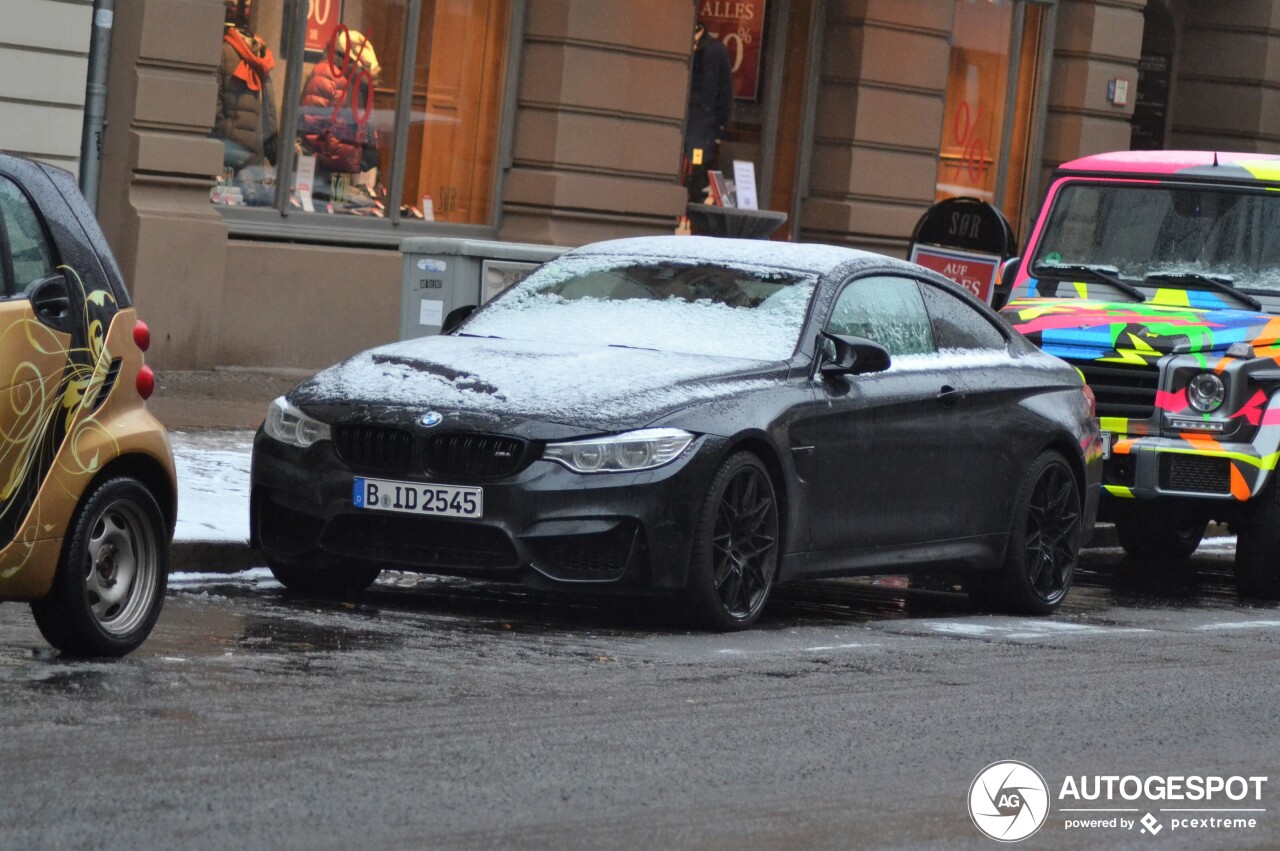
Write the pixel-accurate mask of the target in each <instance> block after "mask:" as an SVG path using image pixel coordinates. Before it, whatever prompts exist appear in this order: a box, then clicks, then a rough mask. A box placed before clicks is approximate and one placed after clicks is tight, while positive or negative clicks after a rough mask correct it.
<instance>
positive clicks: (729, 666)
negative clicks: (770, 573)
mask: <svg viewBox="0 0 1280 851" xmlns="http://www.w3.org/2000/svg"><path fill="white" fill-rule="evenodd" d="M1230 556H1231V550H1230V541H1226V542H1222V541H1217V542H1212V543H1211V544H1209V545H1206V549H1205V550H1204V551H1203V552H1202V553H1201V554H1198V555H1197V557H1196V558H1195V559H1194V560H1193V562H1192V563H1191V565H1190V567H1188V568H1185V569H1183V570H1169V569H1167V568H1161V567H1160V566H1155V565H1148V566H1145V567H1137V568H1135V567H1134V566H1132V565H1131V566H1129V567H1127V568H1126V567H1123V566H1122V563H1121V555H1120V553H1119V551H1091V552H1089V553H1087V555H1086V559H1085V564H1084V566H1083V570H1082V576H1081V577H1080V585H1079V586H1078V587H1077V589H1076V590H1075V591H1074V592H1073V593H1072V596H1071V598H1070V599H1069V600H1068V603H1067V605H1066V606H1065V607H1064V609H1063V611H1062V612H1060V613H1059V614H1058V615H1057V616H1056V617H1054V618H1050V619H1044V620H1036V619H1023V618H1007V617H993V616H984V615H978V614H975V613H974V612H973V610H972V609H971V608H970V606H969V604H968V602H967V599H966V598H965V597H964V596H962V595H959V594H955V593H948V592H946V591H940V590H926V589H904V588H898V587H894V585H893V583H892V581H888V582H884V583H881V584H873V583H871V582H868V581H859V582H832V583H818V584H812V585H805V586H796V587H792V588H788V589H784V590H783V591H782V593H780V594H779V595H778V597H777V599H776V601H775V603H774V604H773V605H772V607H771V609H770V610H769V612H768V613H767V617H766V620H765V622H764V623H763V624H762V625H761V626H760V628H758V629H756V630H754V631H751V632H748V633H745V634H737V635H710V634H696V633H688V632H686V631H683V630H681V629H679V628H678V627H677V626H676V625H674V624H673V623H671V622H668V621H664V619H663V618H662V617H660V616H653V615H649V614H646V613H644V612H643V611H640V610H641V609H643V608H644V607H643V606H632V607H630V608H627V607H617V606H602V605H601V604H600V603H599V602H598V601H595V600H591V599H583V598H571V599H565V598H557V597H551V596H549V595H545V594H540V593H530V592H526V591H522V590H520V589H512V588H509V587H504V586H495V585H484V584H475V583H467V582H463V581H457V580H440V579H428V578H423V577H414V576H407V575H399V574H383V577H382V579H381V580H380V582H379V583H378V585H377V586H375V589H374V590H372V591H371V592H370V593H368V594H366V595H365V596H364V598H362V600H361V601H360V602H359V604H355V605H351V604H347V605H344V604H324V603H316V602H307V601H299V600H295V599H291V598H288V597H286V596H284V594H283V593H282V591H281V589H280V587H279V586H278V585H276V584H275V583H273V582H271V581H269V580H267V579H265V578H261V577H260V578H258V579H255V578H253V577H252V576H250V577H248V578H245V577H239V578H229V579H227V578H224V579H216V580H215V579H210V578H205V579H192V578H186V579H182V580H181V581H179V582H176V583H175V586H174V587H173V588H172V589H171V590H170V594H169V598H168V600H167V604H166V608H165V611H164V615H163V616H162V618H161V621H160V624H159V626H158V627H157V630H156V632H155V634H154V635H153V636H152V638H151V640H150V641H149V642H148V643H147V644H146V645H144V646H143V648H142V649H141V650H140V651H138V652H137V653H135V654H134V655H133V656H131V657H130V658H128V659H126V660H123V661H120V662H113V663H92V662H68V661H62V660H60V659H58V658H57V657H56V656H54V655H52V653H51V652H49V651H48V650H47V649H46V647H45V645H44V644H43V643H42V641H41V639H40V637H39V635H38V633H37V632H36V630H35V628H34V626H33V625H32V623H31V620H30V617H29V615H28V613H27V610H26V607H24V606H18V605H7V606H2V607H0V730H3V737H4V738H3V746H2V747H0V802H3V803H0V847H2V848H36V847H59V848H71V847H107V848H131V849H133V848H175V847H201V848H245V847H248V848H258V847H288V848H355V847H359V848H365V847H368V848H402V847H403V848H410V847H471V848H490V847H501V846H516V845H518V846H522V847H545V848H578V847H611V848H612V847H635V848H666V847H708V848H765V847H779V848H783V847H785V848H793V847H795V848H798V847H823V848H936V849H944V848H946V849H951V848H993V847H998V846H997V844H996V843H994V842H992V841H991V840H988V839H986V838H984V837H982V836H981V835H980V834H979V833H978V831H977V830H976V828H975V827H974V825H973V824H972V823H971V821H970V819H969V816H968V814H967V810H966V806H965V802H966V799H967V794H968V789H969V784H970V783H971V781H972V780H973V778H974V776H975V774H976V773H977V772H978V771H979V770H980V769H982V768H983V767H984V766H985V765H987V764H988V763H991V762H993V761H995V760H1000V759H1018V760H1022V761H1024V762H1026V763H1029V764H1030V765H1032V766H1034V767H1035V768H1037V769H1038V770H1039V771H1040V773H1041V774H1043V775H1044V777H1045V779H1046V780H1047V781H1048V784H1049V786H1050V789H1051V790H1054V792H1055V794H1056V790H1057V788H1058V787H1059V785H1060V784H1061V782H1062V780H1063V778H1064V776H1066V775H1067V774H1075V775H1080V774H1089V775H1093V774H1118V775H1125V774H1137V775H1148V774H1166V775H1168V774H1184V775H1185V774H1215V773H1220V774H1226V775H1235V774H1238V775H1266V776H1269V777H1273V779H1272V781H1271V782H1270V784H1269V786H1268V787H1267V788H1266V789H1265V790H1264V800H1263V801H1262V803H1260V804H1257V805H1255V806H1258V807H1261V808H1266V809H1267V812H1264V813H1259V814H1253V815H1254V817H1256V818H1258V820H1259V824H1258V827H1257V828H1256V829H1253V830H1243V831H1235V832H1230V833H1204V832H1196V831H1182V832H1178V833H1175V832H1174V831H1173V830H1171V829H1170V830H1165V831H1164V832H1163V833H1162V834H1161V835H1160V836H1158V837H1155V838H1153V837H1151V836H1148V835H1142V834H1139V833H1138V832H1137V831H1136V830H1132V831H1117V830H1108V829H1096V830H1093V831H1074V832H1072V831H1067V830H1066V829H1065V827H1064V820H1065V817H1066V816H1065V815H1064V814H1062V813H1059V812H1057V808H1056V807H1055V810H1054V812H1053V813H1052V814H1051V815H1050V816H1049V818H1048V821H1047V822H1046V823H1045V825H1044V827H1043V828H1042V829H1041V830H1040V832H1039V833H1038V834H1036V835H1035V836H1034V837H1033V838H1032V839H1031V840H1028V841H1027V842H1026V843H1023V847H1029V848H1148V847H1150V848H1156V847H1167V848H1235V847H1256V848H1275V847H1280V759H1277V757H1278V756H1280V685H1278V684H1277V683H1278V682H1280V608H1277V607H1276V606H1275V605H1250V604H1247V603H1242V602H1241V601H1239V600H1237V599H1236V597H1235V596H1234V592H1233V590H1232V588H1231V573H1230ZM938 587H945V586H942V585H939V586H938ZM1146 806H1147V808H1148V809H1150V808H1154V807H1156V806H1158V805H1146ZM1145 811H1146V810H1145V809H1144V812H1145ZM1131 815H1139V816H1140V815H1141V813H1136V814H1131Z"/></svg>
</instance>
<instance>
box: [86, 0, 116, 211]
mask: <svg viewBox="0 0 1280 851" xmlns="http://www.w3.org/2000/svg"><path fill="white" fill-rule="evenodd" d="M115 5H116V0H93V35H92V36H91V38H90V41H89V79H88V82H87V83H86V84H85V87H84V129H83V131H82V132H81V134H80V191H81V192H82V193H84V199H85V200H86V201H88V202H89V209H90V210H93V211H94V213H97V211H98V176H99V174H100V173H101V165H102V128H103V126H104V125H105V124H106V118H107V65H108V62H109V60H110V57H111V23H112V19H113V18H114V17H115Z"/></svg>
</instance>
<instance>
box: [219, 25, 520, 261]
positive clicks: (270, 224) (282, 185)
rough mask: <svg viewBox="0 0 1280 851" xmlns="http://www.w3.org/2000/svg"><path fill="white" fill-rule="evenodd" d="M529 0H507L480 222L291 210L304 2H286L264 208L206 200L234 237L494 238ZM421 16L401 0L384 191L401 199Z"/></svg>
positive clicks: (342, 240) (396, 213)
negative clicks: (270, 186) (271, 186)
mask: <svg viewBox="0 0 1280 851" xmlns="http://www.w3.org/2000/svg"><path fill="white" fill-rule="evenodd" d="M527 6H528V0H511V7H510V9H509V10H508V18H507V32H508V38H507V46H506V62H507V66H506V70H505V73H504V75H503V97H502V103H501V105H500V106H499V109H498V139H497V144H498V150H497V151H496V156H495V157H494V165H493V182H492V190H491V191H492V196H491V201H492V203H491V205H490V213H489V221H488V222H486V223H484V224H460V223H457V222H426V221H421V220H418V219H402V218H401V217H400V205H399V204H394V205H388V209H387V216H386V217H385V218H381V219H378V218H366V217H362V216H343V215H329V214H325V213H307V212H304V211H301V210H294V209H291V208H290V206H289V195H290V192H291V189H290V188H291V187H292V184H293V174H294V162H293V157H292V156H290V155H288V152H289V151H292V150H293V140H294V139H295V138H297V134H298V113H299V99H300V97H301V93H302V83H303V80H302V67H303V63H304V62H305V58H304V56H303V54H304V52H305V48H306V27H307V3H305V2H293V3H289V4H286V6H285V9H284V13H283V14H284V18H285V19H284V20H282V21H281V24H282V27H281V29H282V36H281V37H282V39H283V40H284V41H285V43H284V44H283V45H282V49H281V51H280V52H281V53H282V54H283V55H284V59H285V62H286V66H285V82H284V98H283V101H284V102H283V103H282V104H281V106H280V107H279V110H278V112H279V115H280V130H279V139H280V148H281V155H280V156H279V158H278V159H279V162H278V163H277V164H276V190H275V198H274V199H273V201H272V204H271V206H269V207H256V208H254V207H232V206H227V205H223V204H210V206H211V207H213V208H214V209H215V210H216V211H217V212H218V213H219V214H220V215H221V216H222V219H223V221H224V222H225V223H226V225H227V229H228V232H229V235H230V236H232V237H240V238H250V239H275V240H290V241H295V242H305V243H314V244H326V245H352V246H386V247H398V246H399V244H400V240H402V239H404V238H406V237H411V236H445V237H448V236H458V237H469V238H472V239H494V238H496V237H497V236H498V231H499V229H500V228H501V223H502V198H503V194H504V189H505V179H506V174H507V172H508V171H509V170H510V168H511V165H512V162H513V158H514V152H513V149H512V148H513V144H512V143H513V137H514V129H515V119H516V101H517V98H516V96H515V91H516V86H517V85H518V83H519V71H520V61H521V57H522V54H523V48H524V25H525V18H526V16H527ZM421 20H422V0H406V4H405V18H404V33H405V36H404V38H405V43H403V44H402V45H401V48H402V50H403V58H402V60H401V63H400V78H399V79H398V80H397V81H396V82H397V85H398V86H399V89H398V91H399V92H400V95H398V96H397V98H396V110H395V122H396V124H395V133H394V136H393V142H392V161H393V163H395V167H394V168H393V169H392V173H391V185H390V186H389V187H388V197H390V198H399V197H400V196H401V195H402V194H403V190H404V171H405V160H406V156H407V154H408V148H409V113H410V110H411V107H412V98H411V97H404V96H403V93H405V92H410V91H412V82H413V73H414V65H415V64H416V59H417V39H416V38H415V37H414V36H415V34H416V33H417V32H418V27H419V25H420V23H421Z"/></svg>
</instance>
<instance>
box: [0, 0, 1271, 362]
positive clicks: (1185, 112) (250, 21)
mask: <svg viewBox="0 0 1280 851" xmlns="http://www.w3.org/2000/svg"><path fill="white" fill-rule="evenodd" d="M3 2H6V0H0V5H2V4H3ZM7 2H8V3H11V4H14V3H19V0H7ZM22 2H23V3H25V0H22ZM45 5H49V6H67V7H68V8H69V9H70V11H71V12H74V13H76V14H81V15H83V14H84V13H85V12H84V9H85V8H86V7H87V4H79V3H70V4H67V3H51V2H45ZM116 5H117V8H116V12H115V20H114V32H113V40H112V50H111V57H110V69H111V70H110V79H109V95H108V108H107V129H106V133H105V136H104V142H103V150H102V181H101V187H100V191H99V198H98V213H99V217H100V219H101V220H102V223H103V226H104V229H105V230H106V231H107V234H108V238H109V239H110V240H111V242H112V245H113V246H114V248H115V249H116V252H117V254H118V255H119V259H120V262H121V265H122V267H123V269H124V270H125V273H126V277H127V278H128V280H129V281H130V282H131V285H132V288H133V291H134V294H135V299H136V301H137V303H138V305H139V308H140V310H141V312H142V313H143V315H144V316H145V318H147V320H148V321H149V322H150V323H151V325H152V327H153V329H154V338H155V343H154V348H153V353H152V360H153V362H154V363H156V364H157V365H158V366H160V367H161V368H177V369H181V368H210V367H214V366H223V365H226V366H271V367H299V368H314V367H320V366H323V365H326V364H328V363H331V362H333V361H335V360H337V359H340V358H341V357H344V356H346V355H348V354H350V353H352V352H355V351H357V350H359V349H361V348H365V347H367V346H370V345H373V344H376V343H381V342H386V341H389V340H392V339H394V338H395V336H396V335H397V332H398V327H399V316H398V311H399V305H400V264H401V258H400V255H399V252H398V245H399V242H400V240H401V239H402V238H404V237H407V236H429V235H442V236H470V237H476V238H480V239H500V240H507V241H516V242H532V243H543V244H553V245H565V246H572V245H578V244H581V243H584V242H588V241H592V240H597V239H604V238H610V237H619V236H630V235H641V234H654V233H670V232H672V230H673V229H674V228H675V226H676V223H677V219H678V217H680V216H681V215H682V214H684V213H685V206H686V203H687V200H688V199H687V195H686V190H685V188H684V187H683V186H682V185H681V176H682V172H683V169H684V168H685V163H684V162H683V137H684V126H685V112H686V106H687V104H688V101H689V90H690V74H691V67H692V64H691V61H690V57H691V55H692V51H693V40H692V37H691V34H692V32H693V24H694V19H695V16H701V17H702V18H703V19H704V20H706V21H707V23H708V30H709V31H711V33H712V34H713V35H714V36H716V37H718V38H719V40H720V41H721V42H722V43H723V44H725V46H726V47H727V48H728V49H729V53H730V58H731V61H732V63H733V64H734V66H735V70H734V87H735V95H736V98H735V101H734V111H733V117H732V119H731V120H730V122H729V124H728V125H727V126H726V128H725V130H724V133H723V137H724V138H723V142H722V145H721V149H720V164H721V166H722V168H724V169H725V170H726V171H728V170H729V164H730V162H731V161H733V160H744V161H748V162H751V163H752V164H753V165H754V168H755V171H756V175H757V186H758V195H759V198H760V205H761V206H762V207H768V208H771V209H775V210H780V211H784V212H786V213H787V214H788V216H789V220H788V222H787V224H786V225H785V226H784V228H783V230H782V231H781V232H780V233H779V235H778V236H779V237H781V238H791V239H802V240H812V241H822V242H831V243H838V244H844V245H850V246H853V247H858V248H866V249H870V250H875V251H881V252H885V253H890V254H896V255H899V256H901V255H903V254H904V253H905V251H906V247H907V242H908V238H909V236H910V234H911V231H912V229H913V227H914V225H915V223H916V221H917V220H918V218H919V217H920V215H921V214H922V213H923V212H924V211H925V210H926V209H927V208H928V207H929V205H930V204H932V203H933V202H934V201H935V200H937V199H940V198H944V197H949V196H953V195H974V196H977V197H981V198H984V199H986V200H990V201H991V202H993V203H995V204H996V205H997V206H999V207H1001V209H1003V210H1004V211H1005V213H1006V215H1008V217H1009V218H1010V220H1011V221H1012V222H1013V223H1014V226H1015V230H1017V231H1018V232H1019V233H1025V228H1026V225H1025V222H1026V221H1027V220H1028V218H1029V217H1031V216H1032V215H1033V214H1034V211H1035V208H1036V205H1037V204H1038V202H1039V198H1040V193H1041V192H1042V191H1043V187H1044V186H1045V184H1046V180H1047V176H1048V174H1049V172H1050V171H1051V170H1052V168H1053V167H1054V166H1056V165H1057V164H1058V163H1060V162H1063V161H1065V160H1068V159H1072V158H1075V157H1078V156H1081V155H1085V154H1090V153H1096V152H1099V151H1104V150H1113V149H1124V148H1129V147H1131V146H1134V147H1195V148H1208V147H1216V148H1222V149H1233V150H1253V151H1277V150H1280V71H1277V70H1276V69H1277V68H1280V2H1273V0H1232V2H1229V3H1222V2H1211V1H1210V0H309V2H307V1H306V0H298V2H295V0H129V2H127V3H117V4H116ZM82 35H83V38H82V41H84V42H85V43H86V44H87V39H88V33H87V25H86V26H85V28H84V30H83V33H82ZM67 49H68V50H69V49H70V48H67ZM2 50H3V48H2V47H0V51H2ZM268 53H269V57H268ZM59 55H61V54H59ZM3 56H4V54H3V52H0V58H2V57H3ZM80 79H81V80H83V77H81V78H80ZM82 89H83V85H82V84H81V90H82ZM82 96H83V91H81V97H82ZM8 108H9V106H8V105H6V109H8ZM72 136H73V137H74V138H76V139H78V129H77V131H76V133H74V134H72ZM15 147H18V148H19V149H21V148H22V146H21V145H17V144H16V143H15ZM28 147H30V146H28ZM59 150H61V149H59ZM32 152H33V153H40V152H38V151H32Z"/></svg>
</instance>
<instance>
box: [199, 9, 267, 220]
mask: <svg viewBox="0 0 1280 851" xmlns="http://www.w3.org/2000/svg"><path fill="white" fill-rule="evenodd" d="M227 18H228V20H227V22H226V25H225V27H224V29H223V38H222V62H221V64H220V65H219V66H218V108H217V112H216V116H215V119H214V124H213V136H214V137H215V138H218V139H221V140H222V144H223V148H224V152H223V165H224V166H225V167H226V168H228V169H230V170H231V171H232V172H233V173H234V174H235V182H236V185H237V186H240V187H241V188H242V190H244V193H245V203H247V204H269V203H270V198H269V197H267V196H269V195H270V194H271V190H270V189H269V187H268V185H267V184H268V180H267V177H268V176H269V174H270V171H271V170H270V166H271V165H274V164H275V162H276V142H277V138H276V105H275V96H274V94H273V93H272V88H271V76H270V75H271V69H272V68H274V67H275V57H274V56H273V55H272V54H271V49H270V48H268V47H267V45H266V44H265V43H264V42H263V40H262V39H261V38H259V37H258V36H256V35H254V34H253V32H251V31H250V30H249V27H248V24H247V23H246V22H244V21H243V20H241V19H238V17H237V13H236V11H235V10H234V9H231V8H229V9H228V10H227Z"/></svg>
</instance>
